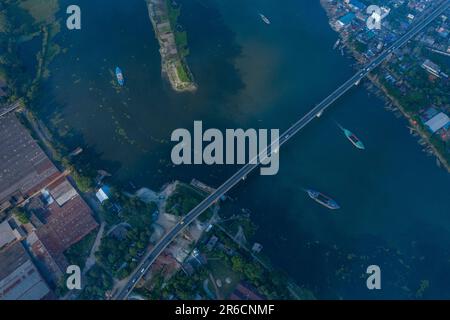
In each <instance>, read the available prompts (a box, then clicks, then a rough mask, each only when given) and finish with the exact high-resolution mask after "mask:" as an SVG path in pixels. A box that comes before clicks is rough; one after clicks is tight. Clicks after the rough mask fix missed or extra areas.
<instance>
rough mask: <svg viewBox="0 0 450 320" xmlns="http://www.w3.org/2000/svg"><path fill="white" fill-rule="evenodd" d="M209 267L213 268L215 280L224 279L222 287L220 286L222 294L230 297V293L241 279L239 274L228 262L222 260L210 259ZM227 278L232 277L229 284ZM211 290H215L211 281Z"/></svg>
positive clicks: (224, 296)
mask: <svg viewBox="0 0 450 320" xmlns="http://www.w3.org/2000/svg"><path fill="white" fill-rule="evenodd" d="M208 268H209V269H210V270H211V273H212V275H213V276H214V279H215V280H219V279H220V281H222V287H220V288H218V289H219V292H220V293H221V295H222V298H225V299H226V298H228V297H229V296H230V294H231V293H232V292H233V291H234V289H235V288H236V286H237V284H238V283H239V282H240V281H241V277H240V276H239V274H236V273H235V272H234V271H233V270H232V269H231V266H229V265H228V264H227V263H224V261H223V260H222V259H221V260H209V262H208ZM226 278H230V279H231V283H230V284H227V283H226V282H225V279H226ZM209 287H210V289H211V292H215V290H214V285H213V284H212V283H210V286H209Z"/></svg>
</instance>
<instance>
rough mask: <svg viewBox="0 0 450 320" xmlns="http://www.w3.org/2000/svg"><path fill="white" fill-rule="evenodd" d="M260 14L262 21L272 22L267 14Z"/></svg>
mask: <svg viewBox="0 0 450 320" xmlns="http://www.w3.org/2000/svg"><path fill="white" fill-rule="evenodd" d="M259 16H260V17H261V19H262V21H264V23H265V24H270V20H269V19H268V18H267V17H266V16H265V15H263V14H262V13H260V14H259Z"/></svg>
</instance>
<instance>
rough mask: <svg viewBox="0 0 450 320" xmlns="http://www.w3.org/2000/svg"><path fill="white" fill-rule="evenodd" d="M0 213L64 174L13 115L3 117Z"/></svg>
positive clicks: (0, 141)
mask: <svg viewBox="0 0 450 320" xmlns="http://www.w3.org/2000/svg"><path fill="white" fill-rule="evenodd" d="M0 137H1V139H0V212H2V211H4V210H5V209H8V208H9V207H11V206H13V205H15V204H17V203H20V202H22V201H23V200H25V199H27V198H29V197H31V196H32V195H33V194H34V193H35V192H38V191H39V190H41V189H42V188H44V187H45V186H46V185H48V184H49V183H51V182H52V181H53V180H55V179H56V178H58V177H59V176H60V175H61V173H60V172H59V171H58V169H57V168H56V167H55V166H54V165H53V163H52V162H51V161H50V159H48V157H47V156H46V155H45V153H44V152H43V151H42V149H41V148H40V147H39V146H38V144H37V143H36V142H35V141H34V139H33V138H32V137H31V135H30V134H29V133H28V131H27V130H26V129H25V127H24V126H23V125H22V124H21V123H20V121H19V119H17V117H16V116H15V115H14V114H13V113H10V114H7V115H5V116H3V117H1V118H0Z"/></svg>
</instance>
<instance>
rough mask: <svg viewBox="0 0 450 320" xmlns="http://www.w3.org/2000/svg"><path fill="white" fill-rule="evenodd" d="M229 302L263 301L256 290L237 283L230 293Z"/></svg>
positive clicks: (247, 285)
mask: <svg viewBox="0 0 450 320" xmlns="http://www.w3.org/2000/svg"><path fill="white" fill-rule="evenodd" d="M229 299H230V300H264V297H263V296H261V295H260V294H259V293H257V292H256V290H255V289H254V288H253V287H252V286H250V285H249V284H246V283H242V282H241V283H239V284H238V285H237V286H236V289H234V291H233V292H232V293H231V295H230V298H229Z"/></svg>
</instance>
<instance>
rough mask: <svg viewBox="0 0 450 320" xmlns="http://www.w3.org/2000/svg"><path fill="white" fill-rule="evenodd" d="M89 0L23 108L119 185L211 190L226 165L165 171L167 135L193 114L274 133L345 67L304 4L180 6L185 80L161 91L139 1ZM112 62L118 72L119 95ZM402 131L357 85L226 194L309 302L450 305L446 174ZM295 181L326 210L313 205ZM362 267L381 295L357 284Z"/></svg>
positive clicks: (313, 10)
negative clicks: (377, 275) (275, 163)
mask: <svg viewBox="0 0 450 320" xmlns="http://www.w3.org/2000/svg"><path fill="white" fill-rule="evenodd" d="M69 2H70V1H66V0H62V3H63V4H62V8H64V7H65V6H66V5H68V4H70V3H69ZM105 3H106V2H105V1H98V0H97V1H93V0H90V1H88V0H80V1H79V5H80V7H81V8H82V19H83V20H82V29H81V30H80V31H68V30H65V29H63V30H62V32H61V34H60V35H59V36H58V41H59V42H60V44H61V46H62V47H63V48H65V49H66V50H65V51H66V52H65V53H64V54H62V55H60V56H59V57H58V58H57V59H56V60H55V61H54V63H53V64H52V65H51V68H50V72H51V77H50V78H49V80H48V81H46V83H45V84H44V90H43V94H42V96H41V98H40V103H39V105H38V110H39V113H40V114H41V115H42V117H44V119H45V121H46V122H47V124H48V125H49V126H50V127H51V128H52V129H53V130H54V131H55V132H58V133H59V134H60V135H61V136H62V139H63V140H64V142H65V143H66V144H67V145H68V146H70V147H71V148H75V147H76V146H79V145H81V146H83V147H84V148H85V149H86V150H87V152H86V153H85V155H84V156H83V157H85V160H86V161H89V162H90V163H92V164H93V165H94V166H95V167H97V168H102V169H106V170H108V171H110V172H112V173H113V174H114V178H115V179H117V180H118V181H121V182H123V183H124V184H126V185H127V184H128V183H129V182H132V183H133V184H134V185H137V186H147V187H150V188H153V189H159V188H160V187H161V186H162V185H163V184H164V183H167V182H169V181H172V180H175V179H180V180H183V181H187V182H189V181H190V180H191V179H192V178H197V179H199V180H202V181H204V182H206V183H208V184H211V185H212V186H217V185H219V184H220V183H221V182H222V181H224V180H225V179H226V178H227V177H228V176H229V175H231V174H232V173H233V172H234V170H236V168H235V167H230V166H215V167H208V166H180V167H174V166H173V165H172V163H171V160H170V150H171V147H172V146H173V145H172V143H170V141H169V140H170V134H171V132H172V131H173V130H174V129H176V128H188V129H191V128H192V126H193V122H194V120H202V121H203V125H204V127H211V128H212V127H214V128H220V129H225V128H239V127H242V128H269V129H270V128H279V129H281V130H283V129H285V128H287V127H288V126H289V125H290V124H292V123H293V122H294V121H295V119H297V118H299V117H300V116H302V115H303V114H304V113H305V112H307V111H308V110H309V109H310V108H311V107H312V106H314V105H315V104H316V103H317V102H319V101H320V100H321V99H323V98H324V97H326V96H327V94H328V93H330V92H331V91H332V90H334V89H335V88H336V87H337V86H339V85H340V84H341V83H343V82H344V81H345V80H346V79H347V78H349V77H350V76H351V75H352V73H353V72H354V70H353V69H352V64H353V63H354V61H353V60H352V59H350V58H347V57H343V56H341V54H340V53H339V52H338V51H336V50H333V44H334V42H335V41H336V39H337V34H335V33H334V32H333V31H332V30H331V29H330V27H329V25H328V21H327V17H326V15H325V12H324V10H323V9H322V8H321V7H320V4H319V1H296V0H285V1H283V3H282V4H281V3H280V2H279V1H270V0H226V1H225V0H182V1H179V3H180V4H181V5H182V15H181V17H180V23H181V24H182V26H183V27H184V28H185V29H186V31H187V32H188V36H189V48H190V56H189V57H188V63H189V65H190V68H191V70H192V72H193V74H194V77H195V80H196V82H197V83H198V85H199V89H198V91H197V92H196V93H195V94H192V93H184V94H177V93H175V92H173V91H172V90H171V88H170V85H169V84H168V83H167V81H165V80H164V79H163V78H162V77H161V61H160V56H159V52H158V49H159V48H158V43H157V41H156V39H155V37H154V33H153V30H152V26H151V24H150V21H149V18H148V14H147V8H146V5H145V1H143V0H127V1H119V0H115V1H108V2H107V4H105ZM260 12H261V13H264V14H265V15H266V16H267V17H268V18H269V19H270V20H271V22H272V23H271V25H266V24H264V23H263V22H262V21H261V19H260V17H259V15H258V13H260ZM117 65H118V66H120V67H121V68H122V70H123V71H124V75H125V78H126V85H125V87H124V89H122V90H119V91H118V90H116V89H115V88H114V85H113V84H114V75H113V70H114V69H115V67H116V66H117ZM336 122H339V123H341V124H342V125H344V126H345V127H347V128H349V129H351V130H352V131H354V132H355V133H356V134H357V135H358V136H359V137H360V138H361V139H362V140H363V141H364V143H365V145H366V150H365V151H360V150H357V149H355V148H353V146H352V145H351V144H350V143H349V142H348V141H347V140H346V139H345V137H344V136H343V135H342V133H341V131H340V130H339V129H338V128H337V125H336ZM406 126H407V122H406V121H405V120H404V119H397V118H395V117H394V115H393V114H392V113H389V112H387V111H386V110H385V109H384V103H383V102H382V101H381V100H379V99H378V98H376V97H374V96H373V95H370V94H369V93H368V91H367V90H366V89H365V87H364V86H363V85H360V86H358V87H357V88H355V89H353V90H351V91H350V92H349V93H348V94H346V95H345V96H344V97H343V98H342V99H340V100H339V101H338V102H336V103H335V105H334V106H333V107H332V108H331V109H330V110H329V111H327V113H326V114H324V115H323V116H322V117H321V118H320V119H318V120H316V121H314V122H313V123H312V124H311V125H310V126H308V127H307V128H306V129H305V130H303V131H302V132H301V134H300V135H299V136H298V137H296V138H295V139H293V140H292V141H290V142H289V143H288V144H287V145H286V146H285V147H283V149H282V150H281V152H280V161H281V163H280V171H279V173H278V174H277V175H276V176H271V177H267V176H264V177H263V176H259V175H257V174H254V175H252V176H250V177H249V178H248V179H247V180H246V181H245V183H242V184H241V185H240V186H238V187H237V188H236V189H235V190H233V191H232V192H231V193H230V195H231V196H232V197H234V198H237V201H238V202H237V204H238V206H239V207H245V208H249V209H250V210H251V211H252V219H253V220H254V221H255V223H256V224H257V225H258V227H259V228H258V231H257V234H256V236H255V240H256V241H258V242H260V243H262V244H263V246H264V251H263V252H264V253H265V254H266V255H267V256H268V257H270V259H271V260H272V262H273V264H274V265H276V266H277V267H280V268H281V269H282V270H284V271H286V272H287V273H288V274H289V275H290V276H291V277H293V278H294V279H295V280H296V281H297V283H298V284H299V285H304V286H305V287H306V288H308V289H311V290H312V291H313V292H314V294H315V295H316V296H317V297H318V298H332V299H337V298H344V299H352V298H374V299H389V298H450V274H449V272H448V270H450V252H449V248H450V232H449V227H450V202H449V201H448V200H449V190H450V175H449V174H447V173H446V172H444V171H443V170H442V169H439V168H438V167H437V166H436V164H435V160H434V159H433V158H431V157H427V156H426V154H425V153H423V152H422V151H421V147H420V146H419V145H418V144H417V141H416V138H414V137H412V136H411V135H410V134H409V133H408V129H407V127H406ZM307 187H312V188H315V189H318V190H321V191H323V192H324V193H326V194H329V195H331V196H332V197H333V198H335V199H336V200H337V201H338V202H339V203H340V205H341V207H342V209H341V210H339V211H337V212H330V211H328V210H327V209H325V208H322V207H320V206H319V205H318V204H317V203H315V202H313V201H311V199H309V198H308V197H307V195H306V194H305V192H304V191H303V188H307ZM372 264H375V265H379V266H380V268H381V271H382V290H375V291H370V290H368V289H367V287H366V280H365V279H366V278H367V275H366V268H367V267H368V266H369V265H372Z"/></svg>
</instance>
